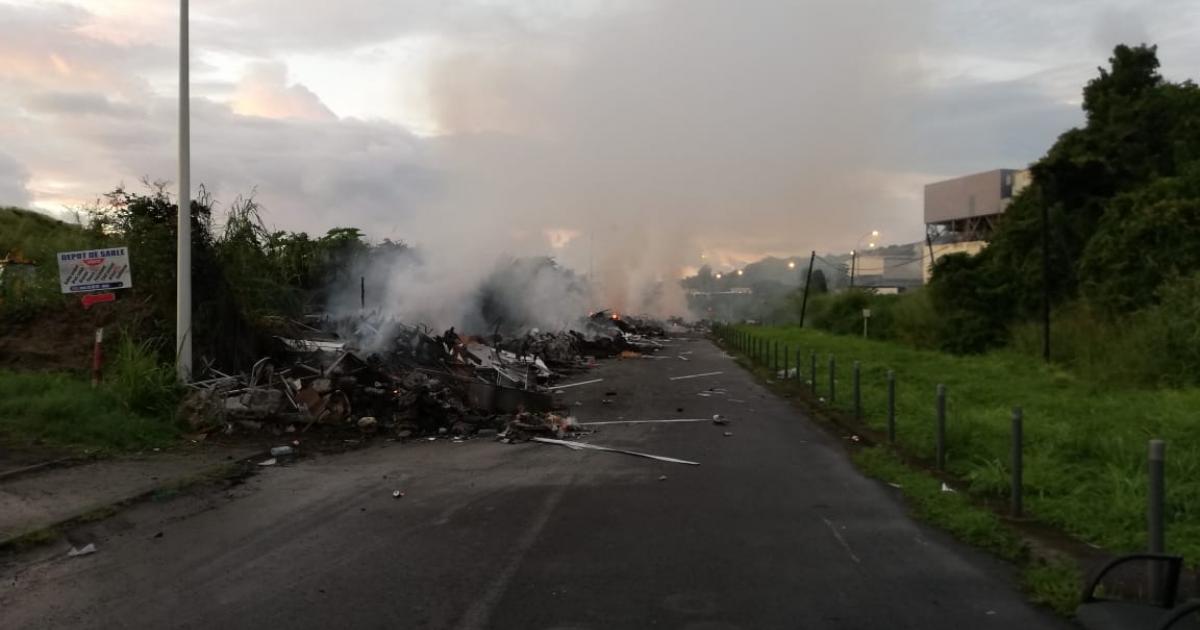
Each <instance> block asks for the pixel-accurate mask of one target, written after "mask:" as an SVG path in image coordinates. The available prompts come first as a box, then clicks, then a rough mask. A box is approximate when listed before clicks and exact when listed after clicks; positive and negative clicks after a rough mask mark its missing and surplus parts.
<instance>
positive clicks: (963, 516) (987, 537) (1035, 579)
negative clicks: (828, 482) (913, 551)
mask: <svg viewBox="0 0 1200 630" xmlns="http://www.w3.org/2000/svg"><path fill="white" fill-rule="evenodd" d="M853 460H854V463H855V464H856V465H857V466H858V467H859V469H860V470H862V471H863V472H864V473H866V474H867V475H869V476H871V477H874V478H876V479H879V480H881V481H884V482H886V483H888V484H890V485H892V486H893V487H896V488H898V489H899V490H900V492H901V493H902V494H903V495H904V497H905V499H906V500H907V502H908V504H909V506H910V507H911V508H912V511H913V515H914V516H916V517H917V518H919V519H920V520H922V521H925V522H927V523H929V524H931V525H934V526H936V527H938V528H940V529H943V530H946V531H947V532H949V533H950V534H952V535H953V536H954V537H955V538H958V539H959V540H962V541H964V542H966V543H969V544H971V545H973V546H976V547H979V548H981V549H984V550H986V551H989V552H991V553H992V554H994V555H996V556H999V557H1001V558H1004V559H1005V560H1008V561H1010V562H1013V563H1014V564H1016V565H1017V566H1018V567H1020V570H1021V587H1022V588H1023V589H1024V590H1025V592H1026V594H1027V595H1028V596H1029V598H1030V600H1032V601H1033V602H1034V603H1037V604H1042V605H1044V606H1047V607H1049V608H1051V609H1053V610H1054V611H1055V612H1057V613H1059V614H1061V615H1063V616H1070V615H1071V614H1072V613H1073V612H1074V611H1075V607H1076V606H1077V605H1078V604H1079V583H1080V578H1081V576H1080V573H1079V570H1078V568H1077V567H1076V565H1075V564H1074V563H1073V562H1072V561H1070V560H1068V559H1063V558H1058V557H1049V558H1046V557H1040V556H1035V555H1034V554H1032V553H1031V551H1030V549H1029V547H1028V546H1027V545H1026V544H1025V542H1024V541H1023V539H1022V537H1021V536H1020V535H1019V534H1017V533H1016V532H1015V531H1014V530H1013V529H1012V528H1010V527H1008V526H1006V525H1005V524H1004V522H1003V521H1001V520H1000V518H999V517H998V516H996V513H995V512H992V511H991V510H988V509H985V508H982V507H979V506H977V505H975V504H974V503H973V502H972V501H971V500H970V498H969V497H967V496H966V495H964V494H962V493H959V492H948V491H945V490H943V489H942V481H941V480H939V479H937V478H935V477H932V476H930V475H929V474H927V473H926V472H924V471H921V470H914V469H913V468H911V467H909V466H908V465H907V464H905V463H904V462H903V461H902V460H901V459H900V457H899V456H897V455H896V454H895V453H894V452H892V451H891V450H889V449H888V448H886V447H883V446H875V447H871V448H864V449H861V450H858V451H856V452H854V454H853Z"/></svg>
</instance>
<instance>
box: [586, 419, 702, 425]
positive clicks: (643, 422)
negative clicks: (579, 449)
mask: <svg viewBox="0 0 1200 630" xmlns="http://www.w3.org/2000/svg"><path fill="white" fill-rule="evenodd" d="M656 422H712V418H668V419H665V420H604V421H600V422H580V423H579V424H581V425H583V426H585V427H598V426H601V425H604V424H652V423H656Z"/></svg>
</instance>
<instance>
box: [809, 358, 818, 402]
mask: <svg viewBox="0 0 1200 630" xmlns="http://www.w3.org/2000/svg"><path fill="white" fill-rule="evenodd" d="M808 358H809V359H810V360H811V361H812V366H811V369H810V370H809V372H808V374H809V376H811V377H812V393H813V396H816V395H817V353H816V351H815V350H814V351H812V352H809V357H808Z"/></svg>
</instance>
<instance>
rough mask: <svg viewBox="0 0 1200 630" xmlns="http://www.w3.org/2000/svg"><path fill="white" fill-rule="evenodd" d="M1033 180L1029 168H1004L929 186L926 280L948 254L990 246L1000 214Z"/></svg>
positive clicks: (973, 251) (927, 199)
mask: <svg viewBox="0 0 1200 630" xmlns="http://www.w3.org/2000/svg"><path fill="white" fill-rule="evenodd" d="M1032 181H1033V176H1032V173H1030V171H1029V170H1028V169H1026V170H1015V169H1009V168H1000V169H995V170H991V171H985V172H983V173H975V174H974V175H965V176H963V177H956V178H954V179H948V180H945V181H940V182H935V183H932V184H927V185H926V186H925V234H926V239H927V240H926V244H925V245H926V246H925V248H924V250H923V252H922V257H923V258H924V263H923V264H922V265H921V267H922V268H923V269H924V272H923V273H924V277H923V280H924V282H929V278H930V276H931V275H932V269H933V264H934V263H935V262H937V259H938V258H941V257H942V256H944V255H946V254H957V253H965V254H970V255H975V254H977V253H979V252H980V251H982V250H983V248H984V247H986V246H987V242H988V241H989V240H991V238H992V234H993V233H994V232H995V230H996V223H997V221H998V220H999V219H1000V215H1002V214H1004V211H1005V210H1006V209H1007V208H1008V205H1009V204H1010V203H1012V200H1013V197H1015V196H1016V195H1017V194H1019V193H1020V192H1021V191H1022V190H1024V189H1025V188H1026V187H1027V186H1029V184H1030V183H1031V182H1032Z"/></svg>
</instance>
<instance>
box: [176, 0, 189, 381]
mask: <svg viewBox="0 0 1200 630" xmlns="http://www.w3.org/2000/svg"><path fill="white" fill-rule="evenodd" d="M188 82H189V78H188V0H179V194H178V195H177V197H178V201H179V212H178V213H177V214H178V217H177V219H178V229H177V230H176V232H177V233H178V239H177V241H176V245H175V250H176V258H175V355H176V356H175V361H176V364H175V365H176V368H177V370H178V374H179V380H180V381H183V382H185V383H186V382H187V381H189V380H191V377H192V181H191V175H192V165H191V155H192V151H191V125H190V124H189V121H190V118H191V112H190V107H189V105H190V103H189V101H190V99H191V94H190V90H189V85H188Z"/></svg>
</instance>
